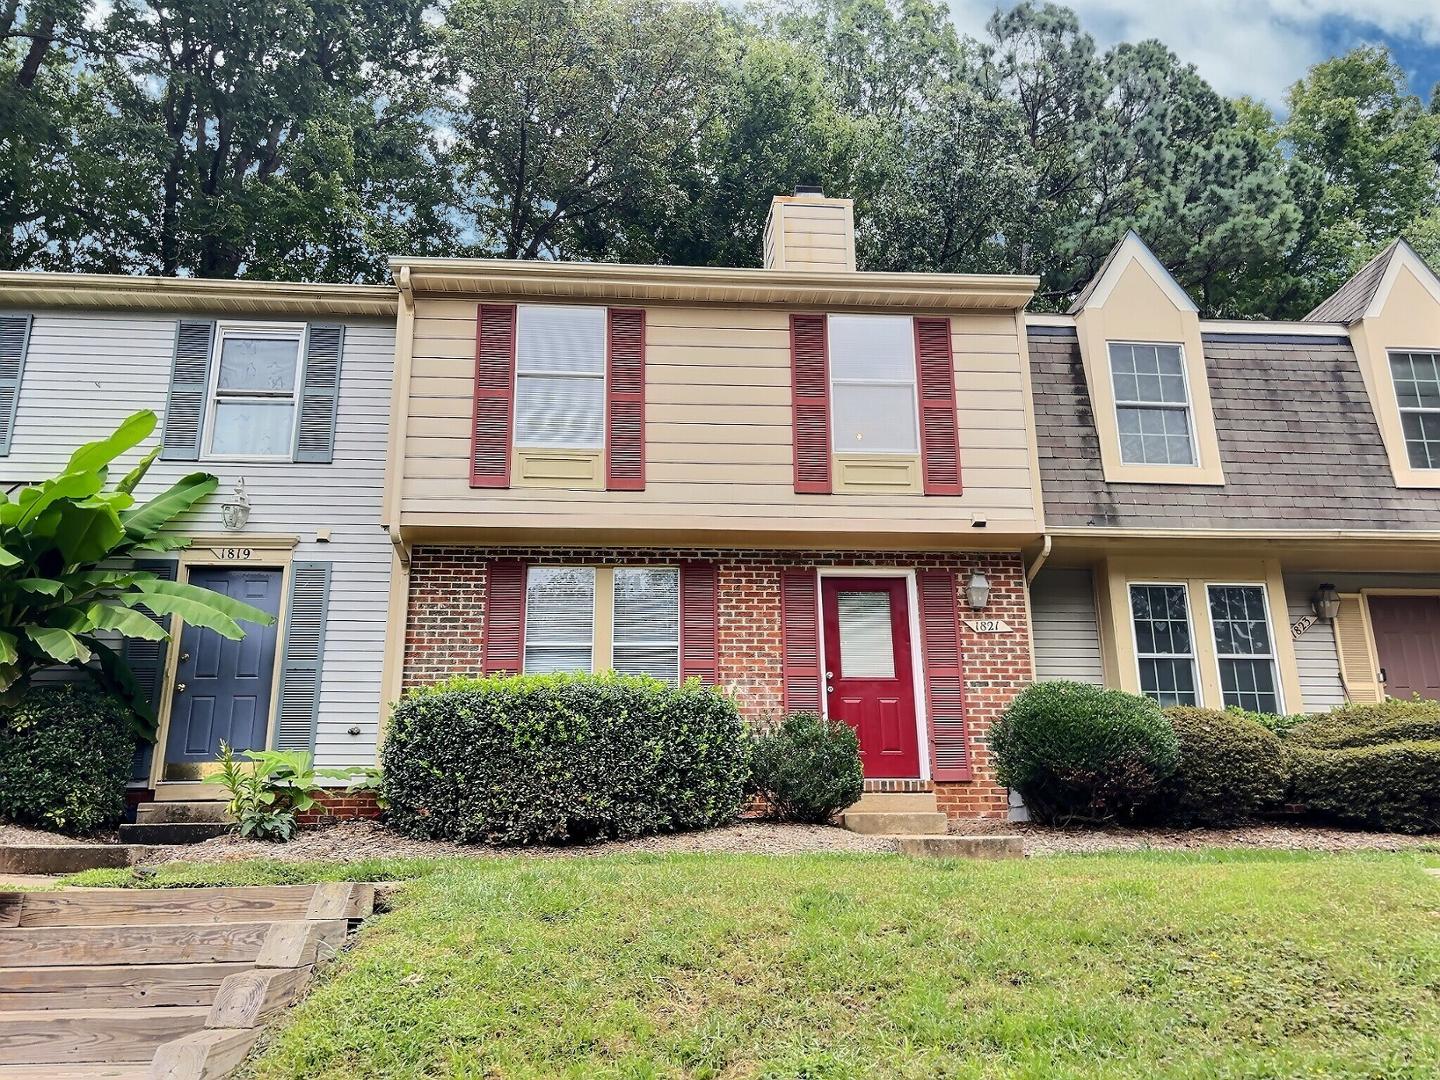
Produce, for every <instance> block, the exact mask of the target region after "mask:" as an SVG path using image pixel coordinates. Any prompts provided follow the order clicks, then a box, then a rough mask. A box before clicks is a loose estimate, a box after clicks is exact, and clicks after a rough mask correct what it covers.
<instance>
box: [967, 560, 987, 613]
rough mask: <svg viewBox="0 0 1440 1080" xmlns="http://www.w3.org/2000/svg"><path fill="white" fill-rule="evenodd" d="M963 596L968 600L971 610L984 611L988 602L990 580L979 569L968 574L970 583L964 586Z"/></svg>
mask: <svg viewBox="0 0 1440 1080" xmlns="http://www.w3.org/2000/svg"><path fill="white" fill-rule="evenodd" d="M965 598H966V599H967V600H969V601H970V610H971V611H984V610H985V605H986V604H988V603H989V602H990V581H989V579H987V578H986V577H985V575H984V574H982V573H981V572H980V571H979V570H976V571H975V572H974V573H973V574H971V575H970V583H969V584H968V585H966V586H965Z"/></svg>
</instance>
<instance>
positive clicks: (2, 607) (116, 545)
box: [0, 411, 274, 735]
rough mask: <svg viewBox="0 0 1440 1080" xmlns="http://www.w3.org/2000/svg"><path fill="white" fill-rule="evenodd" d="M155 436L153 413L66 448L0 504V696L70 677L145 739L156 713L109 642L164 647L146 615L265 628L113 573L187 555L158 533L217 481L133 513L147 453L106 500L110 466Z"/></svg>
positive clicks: (194, 590) (239, 633) (152, 580)
mask: <svg viewBox="0 0 1440 1080" xmlns="http://www.w3.org/2000/svg"><path fill="white" fill-rule="evenodd" d="M154 430H155V414H154V413H152V412H149V411H145V412H138V413H135V414H134V415H133V416H131V417H130V418H129V419H127V420H126V421H125V422H124V423H122V424H121V425H120V426H119V427H118V428H117V429H116V430H115V432H114V433H113V434H111V435H109V436H107V437H106V438H104V439H100V440H98V441H96V442H92V443H86V444H85V445H84V446H82V447H80V448H79V449H78V450H76V451H75V452H74V453H73V454H72V455H70V460H69V462H68V463H67V464H66V466H65V468H64V469H63V470H62V471H61V473H60V474H59V475H58V476H55V477H52V478H51V479H49V480H43V481H41V482H40V483H38V484H33V485H29V486H26V487H22V488H20V490H19V491H16V492H12V493H10V494H8V495H0V692H3V693H4V694H5V695H6V697H7V698H13V697H14V696H15V695H16V694H17V693H18V692H19V691H21V690H23V688H24V687H25V686H26V685H27V684H28V683H29V681H30V679H31V677H32V676H33V675H34V674H35V673H36V672H37V671H40V670H42V669H45V668H49V667H53V666H55V665H56V664H67V665H71V666H75V667H79V668H81V669H83V670H85V671H87V672H89V673H90V674H91V675H93V676H94V677H95V678H97V679H98V680H99V681H100V682H101V683H102V684H103V685H105V686H106V687H107V688H108V689H109V690H111V691H112V692H114V693H117V694H119V695H120V696H121V697H122V698H123V699H124V700H126V701H127V702H128V703H129V704H130V706H131V707H132V708H133V709H134V711H135V713H136V714H137V716H138V717H139V718H140V720H141V721H142V724H141V725H140V726H141V727H142V729H143V730H144V732H145V734H147V735H148V734H150V726H151V725H153V723H154V718H155V716H154V710H153V708H152V707H151V705H150V704H149V702H148V701H146V700H145V699H144V697H143V695H141V693H140V692H139V688H138V687H137V685H136V683H135V679H134V676H133V675H132V673H131V672H130V669H129V667H128V666H127V665H126V663H125V660H124V657H123V655H122V654H121V652H120V651H119V650H117V649H116V648H115V647H114V636H115V635H119V636H120V637H133V638H139V639H142V640H145V641H163V640H165V638H166V634H165V631H164V630H163V629H162V628H161V627H160V626H159V625H158V624H157V623H156V622H155V621H154V620H153V619H151V618H150V617H149V616H148V615H146V613H145V610H144V609H148V610H149V611H151V612H153V613H154V614H156V615H178V616H180V617H181V618H182V619H184V620H185V621H186V622H187V623H190V624H192V625H195V626H203V627H206V628H207V629H210V630H214V631H215V632H216V633H218V634H220V635H222V636H223V637H227V638H230V639H231V640H238V639H240V638H242V637H244V634H245V632H244V630H243V629H242V628H241V626H240V621H242V620H243V621H244V622H250V623H258V624H260V625H268V624H270V623H272V622H274V617H273V616H271V615H269V614H267V613H266V612H263V611H261V610H260V609H258V608H255V607H252V606H251V605H249V604H246V603H242V602H241V601H238V600H232V599H231V598H230V597H228V596H225V595H223V594H221V593H217V592H212V591H211V590H209V589H202V588H200V587H199V586H196V585H188V584H184V583H181V582H174V581H164V580H161V579H160V578H159V577H157V576H156V575H155V574H152V573H148V572H146V571H141V570H134V569H124V568H117V567H116V566H115V562H116V561H120V560H125V559H128V558H130V557H132V556H134V555H135V554H137V553H143V552H149V551H174V550H177V549H179V548H183V547H186V546H187V545H188V544H189V541H188V540H186V539H185V538H183V537H178V536H175V535H173V534H168V533H162V532H161V530H162V529H163V528H164V527H165V526H167V525H169V524H170V523H171V522H173V521H174V520H175V519H176V518H178V517H179V516H180V515H181V514H183V513H185V512H186V511H187V510H189V509H190V508H191V507H192V506H194V505H195V504H196V503H197V502H199V501H200V500H201V499H203V498H205V497H206V496H207V495H209V494H210V493H211V492H212V491H214V490H215V488H216V486H217V484H218V483H219V481H218V480H217V479H216V477H214V476H212V475H210V474H209V473H200V472H197V473H191V474H190V475H188V476H186V477H183V478H182V479H180V480H177V481H176V482H175V483H174V484H172V485H171V486H170V487H168V488H167V489H166V490H164V491H162V492H161V493H160V494H158V495H156V496H155V497H154V498H152V499H150V500H149V501H147V502H144V503H137V502H136V500H135V496H134V492H135V489H136V488H137V487H138V486H139V484H140V482H141V481H142V480H143V479H144V477H145V474H146V472H147V471H148V470H149V468H150V465H151V464H152V463H153V462H154V461H155V459H156V457H158V456H159V453H160V449H159V447H156V448H155V449H154V450H152V451H150V452H149V453H148V454H146V455H145V456H144V457H143V458H141V459H140V463H139V464H138V465H136V466H135V468H133V469H131V470H130V472H129V473H127V474H126V475H125V477H124V478H123V479H121V480H120V481H119V482H118V483H117V484H116V485H115V486H114V488H113V489H111V490H106V483H107V479H108V471H109V467H110V465H111V464H112V463H113V462H114V461H115V459H116V458H118V457H119V456H120V455H121V454H124V453H125V452H126V451H128V450H132V449H134V448H135V447H137V446H139V445H140V443H142V442H143V441H144V440H145V439H147V438H148V437H149V436H150V434H151V433H152V432H153V431H154ZM92 661H93V662H94V666H92Z"/></svg>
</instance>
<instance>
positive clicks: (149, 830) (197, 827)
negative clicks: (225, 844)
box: [120, 821, 230, 846]
mask: <svg viewBox="0 0 1440 1080" xmlns="http://www.w3.org/2000/svg"><path fill="white" fill-rule="evenodd" d="M229 831H230V826H229V825H227V824H225V823H224V822H219V821H166V822H155V823H153V824H144V825H141V824H139V823H138V822H137V823H136V824H134V825H121V826H120V839H121V841H122V842H124V843H126V844H150V845H157V844H158V845H162V846H173V845H175V844H198V843H200V842H201V841H202V840H212V839H214V838H215V837H217V836H224V835H225V834H226V833H228V832H229Z"/></svg>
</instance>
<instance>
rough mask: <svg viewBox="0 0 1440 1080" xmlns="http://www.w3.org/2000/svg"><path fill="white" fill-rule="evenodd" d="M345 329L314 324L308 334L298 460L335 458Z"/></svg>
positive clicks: (298, 433) (298, 438) (298, 428)
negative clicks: (336, 423) (336, 422)
mask: <svg viewBox="0 0 1440 1080" xmlns="http://www.w3.org/2000/svg"><path fill="white" fill-rule="evenodd" d="M344 346H345V327H343V326H328V325H321V324H320V323H311V324H310V325H309V327H307V329H306V333H305V381H304V383H303V385H302V386H301V387H300V420H299V423H297V424H296V425H295V460H296V461H319V462H327V463H328V462H330V461H332V460H334V457H335V419H336V414H337V412H338V409H339V405H340V354H341V353H342V352H343V351H344Z"/></svg>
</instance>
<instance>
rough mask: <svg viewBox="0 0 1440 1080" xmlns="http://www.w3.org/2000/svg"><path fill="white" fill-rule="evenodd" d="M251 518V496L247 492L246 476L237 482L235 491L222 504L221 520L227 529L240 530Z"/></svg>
mask: <svg viewBox="0 0 1440 1080" xmlns="http://www.w3.org/2000/svg"><path fill="white" fill-rule="evenodd" d="M249 520H250V496H248V495H246V494H245V478H244V477H243V476H242V477H241V478H240V479H239V480H238V481H237V482H236V484H235V493H234V494H233V495H231V496H230V498H228V499H226V500H225V501H224V502H222V503H221V504H220V522H221V524H223V525H224V526H225V528H227V529H231V530H238V529H243V528H244V527H245V523H246V522H247V521H249Z"/></svg>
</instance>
